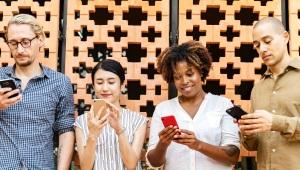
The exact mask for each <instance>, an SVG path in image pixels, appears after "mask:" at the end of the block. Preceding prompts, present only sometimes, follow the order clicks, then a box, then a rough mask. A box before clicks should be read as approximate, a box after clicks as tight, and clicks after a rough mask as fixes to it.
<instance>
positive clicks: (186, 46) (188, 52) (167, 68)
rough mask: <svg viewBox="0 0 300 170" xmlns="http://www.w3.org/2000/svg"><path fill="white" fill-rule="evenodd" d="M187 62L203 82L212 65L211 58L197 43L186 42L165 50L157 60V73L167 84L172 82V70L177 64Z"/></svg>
mask: <svg viewBox="0 0 300 170" xmlns="http://www.w3.org/2000/svg"><path fill="white" fill-rule="evenodd" d="M183 61H185V62H187V64H188V65H191V66H194V67H196V69H197V70H198V71H199V74H200V75H201V80H202V81H203V82H204V81H205V80H206V77H207V76H208V73H209V71H210V69H211V65H212V57H211V55H210V53H209V52H208V50H207V49H206V48H205V47H204V46H203V45H202V44H201V43H200V42H197V41H188V42H185V43H182V44H180V45H175V46H172V47H168V48H166V49H165V50H164V51H163V52H162V53H161V54H160V55H159V56H158V58H157V71H158V72H159V73H161V75H162V77H163V79H164V80H165V81H166V82H168V83H173V82H174V77H173V75H174V70H175V68H176V64H177V63H179V62H183Z"/></svg>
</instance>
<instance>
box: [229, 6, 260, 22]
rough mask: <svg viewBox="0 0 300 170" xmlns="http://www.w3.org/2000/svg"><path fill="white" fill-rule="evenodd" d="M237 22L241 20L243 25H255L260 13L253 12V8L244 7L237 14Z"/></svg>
mask: <svg viewBox="0 0 300 170" xmlns="http://www.w3.org/2000/svg"><path fill="white" fill-rule="evenodd" d="M234 19H235V20H240V22H241V25H253V22H254V21H257V20H258V12H253V8H244V7H242V8H241V10H240V12H235V14H234Z"/></svg>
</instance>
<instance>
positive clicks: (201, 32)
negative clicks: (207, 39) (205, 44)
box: [186, 25, 206, 41]
mask: <svg viewBox="0 0 300 170" xmlns="http://www.w3.org/2000/svg"><path fill="white" fill-rule="evenodd" d="M205 35H206V31H205V30H200V27H199V26H198V25H194V26H193V31H190V30H187V32H186V36H192V37H193V40H197V41H199V39H200V36H205Z"/></svg>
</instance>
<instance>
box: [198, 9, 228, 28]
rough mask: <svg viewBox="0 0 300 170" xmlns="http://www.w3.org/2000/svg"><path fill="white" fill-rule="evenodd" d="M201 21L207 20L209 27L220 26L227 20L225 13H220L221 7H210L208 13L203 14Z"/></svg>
mask: <svg viewBox="0 0 300 170" xmlns="http://www.w3.org/2000/svg"><path fill="white" fill-rule="evenodd" d="M201 19H202V20H206V23H207V25H219V24H220V21H221V20H224V19H225V11H223V12H220V7H217V8H216V7H208V8H207V9H206V12H201Z"/></svg>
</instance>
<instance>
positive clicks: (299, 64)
mask: <svg viewBox="0 0 300 170" xmlns="http://www.w3.org/2000/svg"><path fill="white" fill-rule="evenodd" d="M291 69H298V70H300V57H295V58H293V59H291V61H290V62H289V64H288V65H287V67H286V68H285V71H288V70H291ZM271 76H272V72H271V70H270V69H269V68H268V69H267V71H266V72H265V73H264V74H263V76H262V78H263V79H265V78H268V77H271Z"/></svg>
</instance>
